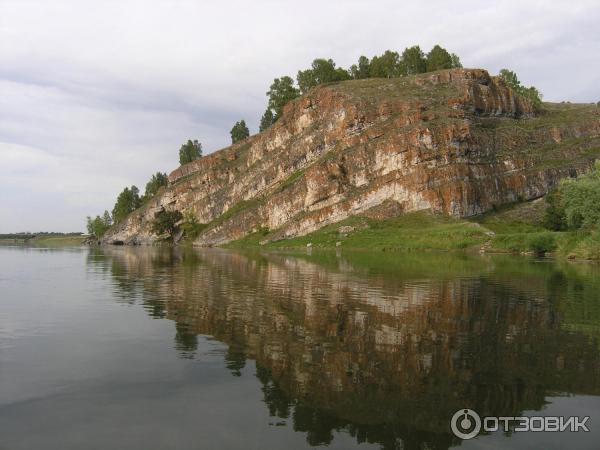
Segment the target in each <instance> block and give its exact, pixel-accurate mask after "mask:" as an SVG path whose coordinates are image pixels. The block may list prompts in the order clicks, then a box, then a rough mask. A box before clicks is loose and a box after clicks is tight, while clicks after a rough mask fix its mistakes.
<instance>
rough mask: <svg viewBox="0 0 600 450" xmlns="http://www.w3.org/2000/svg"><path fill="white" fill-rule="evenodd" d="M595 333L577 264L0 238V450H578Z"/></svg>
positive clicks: (593, 307)
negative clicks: (0, 241)
mask: <svg viewBox="0 0 600 450" xmlns="http://www.w3.org/2000/svg"><path fill="white" fill-rule="evenodd" d="M599 337H600V269H598V268H597V267H594V266H589V265H573V264H566V263H563V264H560V263H554V262H551V261H531V260H526V259H522V258H521V259H519V258H516V259H515V258H509V257H493V258H492V257H486V258H471V257H463V256H456V255H445V254H442V255H438V254H425V255H411V254H408V255H407V254H394V255H391V254H386V253H381V254H371V255H369V254H358V255H354V256H353V255H346V254H337V255H336V254H333V253H332V254H324V255H322V254H314V255H306V256H299V257H291V256H284V255H260V254H240V253H233V252H227V251H220V250H205V251H195V250H181V249H158V248H124V247H117V248H108V249H87V248H82V249H63V250H50V249H33V248H7V247H0V448H1V449H3V450H18V449H61V450H65V449H112V448H114V449H161V450H162V449H300V448H307V447H312V446H329V447H330V448H339V449H348V448H354V447H360V448H386V449H392V448H409V449H411V448H449V447H453V446H457V445H460V446H461V448H467V449H469V448H523V449H526V448H527V449H529V448H546V449H548V448H598V446H599V444H598V443H599V442H600V397H598V395H599V394H600V344H599ZM466 407H469V408H472V409H474V410H475V411H477V412H479V413H480V414H481V415H504V416H515V415H540V414H541V415H578V416H586V415H589V416H591V421H590V422H588V425H589V427H590V429H591V431H590V432H589V433H582V432H580V433H512V434H503V433H489V434H486V435H480V436H478V437H477V438H475V439H472V440H469V441H462V442H461V441H460V440H459V439H458V438H456V437H454V436H453V435H452V434H451V432H450V427H449V419H450V417H451V416H452V414H453V413H454V412H455V411H456V410H458V409H460V408H466Z"/></svg>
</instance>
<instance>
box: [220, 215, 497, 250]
mask: <svg viewBox="0 0 600 450" xmlns="http://www.w3.org/2000/svg"><path fill="white" fill-rule="evenodd" d="M341 226H351V227H354V230H353V231H351V232H349V233H346V235H343V234H341V233H340V232H339V228H340V227H341ZM485 231H486V230H485V229H483V228H482V227H480V226H479V225H478V224H475V223H470V222H467V221H464V220H457V219H453V218H450V217H446V216H437V215H433V214H431V213H429V212H416V213H410V214H405V215H403V216H400V217H397V218H393V219H387V220H373V219H369V218H366V217H359V216H356V217H350V218H348V219H346V220H344V221H341V222H339V223H336V224H333V225H328V226H326V227H323V228H321V229H320V230H317V231H315V232H313V233H310V234H308V235H306V236H300V237H296V238H293V239H286V240H280V241H275V242H270V243H268V244H266V245H264V246H262V247H263V248H285V249H300V248H306V246H307V244H309V243H310V244H311V246H312V247H314V248H323V249H326V248H335V247H336V243H338V242H340V243H341V246H342V247H344V248H352V249H361V250H376V251H398V250H459V249H467V248H470V247H474V246H478V245H481V244H483V243H484V242H485V241H487V240H488V239H489V237H488V236H487V235H486V234H485ZM268 235H269V234H268V233H265V232H264V231H263V232H262V233H261V232H259V233H254V234H252V235H250V236H247V237H246V238H244V239H241V240H239V241H235V242H233V243H231V244H229V245H228V247H233V248H242V247H253V246H257V245H259V242H260V241H262V240H264V239H265V238H266V237H268Z"/></svg>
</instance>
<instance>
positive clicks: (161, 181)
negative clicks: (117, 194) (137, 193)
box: [142, 172, 169, 203]
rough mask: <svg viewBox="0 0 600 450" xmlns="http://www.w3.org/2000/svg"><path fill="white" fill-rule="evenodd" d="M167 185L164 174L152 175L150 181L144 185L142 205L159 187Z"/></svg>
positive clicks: (167, 179) (167, 181)
mask: <svg viewBox="0 0 600 450" xmlns="http://www.w3.org/2000/svg"><path fill="white" fill-rule="evenodd" d="M168 183H169V178H168V177H167V174H166V173H163V172H156V173H155V174H154V175H152V177H151V178H150V181H148V183H146V191H145V192H144V195H143V197H142V203H145V202H147V201H148V200H150V199H151V198H152V197H154V196H155V195H156V193H157V192H158V190H159V189H160V188H161V187H163V186H166V185H167V184H168Z"/></svg>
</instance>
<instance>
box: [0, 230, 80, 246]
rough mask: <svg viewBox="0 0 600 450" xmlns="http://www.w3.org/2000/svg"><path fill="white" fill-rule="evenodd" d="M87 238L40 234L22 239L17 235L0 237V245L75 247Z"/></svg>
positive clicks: (75, 235) (71, 235) (72, 235)
mask: <svg viewBox="0 0 600 450" xmlns="http://www.w3.org/2000/svg"><path fill="white" fill-rule="evenodd" d="M86 238H87V236H85V235H77V234H59V233H56V234H54V233H53V234H41V235H36V236H32V237H27V238H23V237H20V236H18V235H10V236H9V235H5V236H0V245H27V246H32V247H77V246H80V245H83V244H84V241H85V239H86Z"/></svg>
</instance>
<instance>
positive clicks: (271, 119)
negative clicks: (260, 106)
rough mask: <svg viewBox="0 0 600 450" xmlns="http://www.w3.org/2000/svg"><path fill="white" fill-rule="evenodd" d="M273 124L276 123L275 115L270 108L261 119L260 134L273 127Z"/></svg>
mask: <svg viewBox="0 0 600 450" xmlns="http://www.w3.org/2000/svg"><path fill="white" fill-rule="evenodd" d="M273 123H275V116H274V115H273V111H271V109H270V108H267V110H266V111H265V113H264V114H263V116H262V117H261V119H260V126H259V127H258V130H259V131H260V132H263V131H265V130H266V129H267V128H269V127H270V126H271V125H273Z"/></svg>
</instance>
